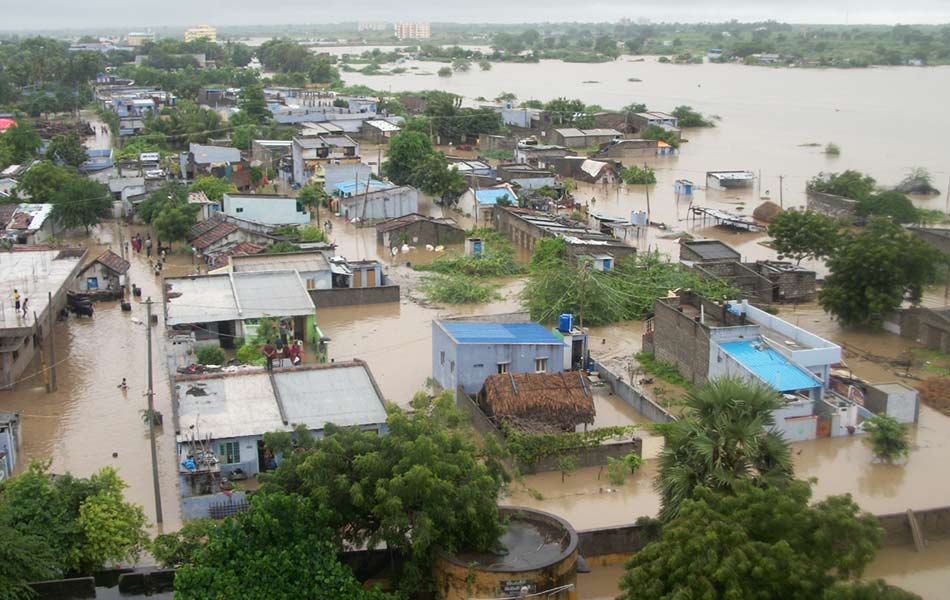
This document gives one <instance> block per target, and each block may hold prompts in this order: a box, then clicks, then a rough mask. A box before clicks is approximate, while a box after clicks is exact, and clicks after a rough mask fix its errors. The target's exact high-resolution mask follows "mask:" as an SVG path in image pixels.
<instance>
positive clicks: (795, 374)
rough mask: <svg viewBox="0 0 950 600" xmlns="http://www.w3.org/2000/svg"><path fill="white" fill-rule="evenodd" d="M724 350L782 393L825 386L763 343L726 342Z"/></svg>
mask: <svg viewBox="0 0 950 600" xmlns="http://www.w3.org/2000/svg"><path fill="white" fill-rule="evenodd" d="M720 347H721V348H722V349H723V350H725V351H726V353H728V354H729V355H730V356H731V357H732V358H734V359H736V361H737V362H738V363H739V364H741V365H742V366H743V367H745V368H746V369H748V370H749V371H750V372H751V373H752V374H753V375H755V376H756V377H758V378H759V379H761V380H762V381H764V382H765V383H767V384H769V385H771V386H772V387H774V388H775V389H777V390H778V391H780V392H794V391H796V390H808V389H812V388H818V387H821V384H820V383H818V382H817V381H815V379H814V378H813V377H812V376H810V375H809V374H808V373H807V372H806V371H805V370H804V369H802V368H801V367H798V366H796V365H793V364H792V363H790V362H789V361H788V359H787V358H785V357H784V356H782V355H781V354H779V353H778V352H776V351H775V350H773V349H771V348H769V347H768V346H766V345H765V343H764V342H763V341H762V340H742V341H738V342H726V343H723V344H720Z"/></svg>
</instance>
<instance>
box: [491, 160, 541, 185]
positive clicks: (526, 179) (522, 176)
mask: <svg viewBox="0 0 950 600" xmlns="http://www.w3.org/2000/svg"><path fill="white" fill-rule="evenodd" d="M497 173H498V177H499V178H500V179H501V180H502V181H504V182H505V183H510V184H512V185H516V186H518V187H520V188H521V189H523V190H535V189H538V188H542V187H554V184H555V181H554V173H552V172H551V171H549V170H547V169H538V168H536V167H532V166H531V165H526V164H507V165H498V169H497Z"/></svg>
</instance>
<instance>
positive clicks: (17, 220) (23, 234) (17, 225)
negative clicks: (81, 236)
mask: <svg viewBox="0 0 950 600" xmlns="http://www.w3.org/2000/svg"><path fill="white" fill-rule="evenodd" d="M52 212H53V205H52V204H17V205H16V207H15V208H14V209H13V211H12V213H10V218H9V220H6V219H4V220H6V222H5V223H0V228H2V229H3V230H4V233H3V237H4V238H5V239H7V240H9V241H10V242H12V243H14V244H23V245H27V246H38V245H43V244H45V243H47V242H48V241H49V240H50V238H52V237H54V236H56V235H57V234H59V233H60V232H61V231H62V228H61V227H59V226H57V224H56V221H55V220H54V219H53V218H52V217H51V214H52ZM4 216H6V215H4Z"/></svg>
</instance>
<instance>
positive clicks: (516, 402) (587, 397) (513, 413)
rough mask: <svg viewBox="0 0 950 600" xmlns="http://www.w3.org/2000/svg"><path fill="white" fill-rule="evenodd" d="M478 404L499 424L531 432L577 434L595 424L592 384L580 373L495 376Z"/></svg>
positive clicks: (486, 386) (481, 394)
mask: <svg viewBox="0 0 950 600" xmlns="http://www.w3.org/2000/svg"><path fill="white" fill-rule="evenodd" d="M478 403H479V406H481V409H482V410H483V411H484V412H485V414H486V415H488V417H489V418H491V419H492V420H494V421H495V422H496V423H498V424H500V423H505V424H507V425H510V426H512V427H516V428H518V429H521V430H522V431H529V432H532V433H559V432H563V431H575V430H576V429H577V428H578V426H581V425H593V423H594V415H595V409H594V398H593V395H592V393H591V388H590V381H588V380H587V377H586V376H585V375H584V374H583V373H581V372H577V371H568V372H561V373H503V374H499V375H492V376H490V377H488V378H487V379H486V380H485V386H484V387H483V388H482V391H481V393H480V394H479V396H478Z"/></svg>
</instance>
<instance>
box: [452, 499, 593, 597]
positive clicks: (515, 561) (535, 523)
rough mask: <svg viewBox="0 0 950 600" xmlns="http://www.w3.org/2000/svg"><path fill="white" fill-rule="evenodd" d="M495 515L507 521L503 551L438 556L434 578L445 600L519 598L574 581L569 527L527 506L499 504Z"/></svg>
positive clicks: (573, 550) (573, 544) (574, 542)
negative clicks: (498, 514) (500, 505)
mask: <svg viewBox="0 0 950 600" xmlns="http://www.w3.org/2000/svg"><path fill="white" fill-rule="evenodd" d="M499 513H501V516H502V517H503V518H507V519H508V525H507V526H506V528H505V532H504V533H503V534H502V536H501V538H500V539H499V543H500V545H501V547H503V548H504V549H505V552H503V553H498V554H494V553H460V554H457V555H449V554H446V553H441V554H440V556H439V559H438V561H437V562H436V566H435V580H436V585H437V587H438V591H439V593H440V594H441V595H442V597H443V598H445V600H469V599H471V598H507V597H518V596H520V595H524V594H534V593H538V592H544V591H547V590H552V589H555V588H559V587H562V586H567V585H570V584H574V583H576V581H577V571H576V569H575V563H576V562H577V532H576V531H574V528H573V527H571V524H570V523H568V522H567V521H565V520H564V519H562V518H560V517H558V516H556V515H552V514H550V513H546V512H543V511H540V510H535V509H532V508H520V507H515V506H502V507H499ZM545 597H548V596H545ZM549 597H550V598H552V600H553V599H561V598H563V599H567V598H568V597H573V595H572V594H571V593H570V592H569V591H568V590H564V591H563V592H562V593H561V594H560V595H552V596H549Z"/></svg>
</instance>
